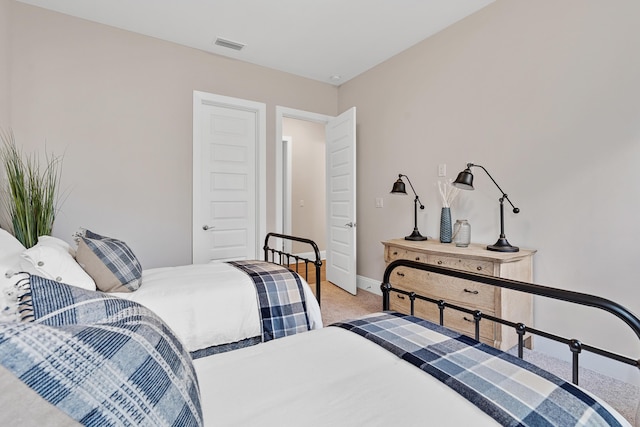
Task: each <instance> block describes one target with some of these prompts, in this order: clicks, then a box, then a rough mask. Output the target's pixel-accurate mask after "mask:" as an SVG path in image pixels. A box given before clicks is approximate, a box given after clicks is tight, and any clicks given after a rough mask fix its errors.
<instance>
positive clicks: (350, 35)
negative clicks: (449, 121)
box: [18, 0, 494, 85]
mask: <svg viewBox="0 0 640 427" xmlns="http://www.w3.org/2000/svg"><path fill="white" fill-rule="evenodd" d="M18 1H21V2H22V3H27V4H31V5H35V6H39V7H42V8H45V9H50V10H54V11H57V12H61V13H65V14H68V15H72V16H76V17H80V18H84V19H87V20H90V21H96V22H100V23H103V24H107V25H110V26H113V27H117V28H121V29H125V30H129V31H133V32H136V33H140V34H145V35H148V36H152V37H156V38H159V39H163V40H168V41H172V42H175V43H179V44H181V45H185V46H190V47H193V48H196V49H200V50H204V51H207V52H211V53H215V54H218V55H223V56H227V57H230V58H235V59H238V60H241V61H246V62H250V63H254V64H258V65H262V66H265V67H269V68H273V69H276V70H281V71H285V72H288V73H292V74H296V75H299V76H302V77H307V78H310V79H314V80H319V81H323V82H327V83H331V84H335V85H339V84H342V83H344V82H346V81H348V80H349V79H351V78H353V77H355V76H357V75H358V74H360V73H362V72H364V71H366V70H368V69H370V68H372V67H374V66H375V65H377V64H380V63H381V62H384V61H385V60H387V59H388V58H390V57H392V56H394V55H396V54H398V53H400V52H402V51H403V50H405V49H407V48H409V47H411V46H413V45H414V44H416V43H418V42H420V41H422V40H424V39H426V38H427V37H429V36H431V35H433V34H435V33H436V32H438V31H440V30H442V29H444V28H446V27H448V26H449V25H451V24H453V23H455V22H456V21H459V20H460V19H462V18H464V17H465V16H468V15H470V14H472V13H474V12H476V11H477V10H479V9H481V8H483V7H484V6H486V5H488V4H489V3H491V2H493V1H494V0H208V1H207V0H18ZM218 37H221V38H224V39H227V40H231V41H236V42H240V43H243V44H246V46H245V47H244V48H243V49H242V50H241V51H235V50H231V49H228V48H223V47H220V46H216V45H214V44H213V43H214V41H215V40H216V38H218ZM333 76H339V77H340V78H339V79H336V78H332V77H333Z"/></svg>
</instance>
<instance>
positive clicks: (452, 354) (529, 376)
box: [332, 312, 620, 427]
mask: <svg viewBox="0 0 640 427" xmlns="http://www.w3.org/2000/svg"><path fill="white" fill-rule="evenodd" d="M332 326H338V327H341V328H344V329H347V330H350V331H352V332H355V333H357V334H359V335H361V336H363V337H365V338H367V339H369V340H371V341H373V342H375V343H377V344H379V345H380V346H382V347H384V348H385V349H387V350H389V351H390V352H392V353H394V354H395V355H396V356H398V357H400V358H402V359H404V360H406V361H407V362H409V363H411V364H413V365H415V366H417V367H418V368H420V369H422V370H423V371H425V372H427V373H429V374H431V375H432V376H434V377H435V378H437V379H438V380H440V381H442V382H443V383H445V384H447V385H448V386H449V387H451V388H452V389H454V390H455V391H456V392H458V393H459V394H461V395H462V396H464V397H465V398H466V399H467V400H469V401H471V402H472V403H473V404H475V405H476V406H477V407H478V408H480V409H481V410H483V411H484V412H485V413H487V414H488V415H490V416H492V417H493V418H494V419H495V420H496V421H497V422H499V423H500V424H502V425H504V426H562V427H568V426H620V423H619V422H618V420H617V419H616V418H615V417H614V416H613V415H612V414H611V413H610V412H609V411H608V410H607V409H606V408H604V407H603V406H602V405H601V404H600V403H598V402H597V401H596V400H594V399H593V398H592V397H591V396H589V395H588V394H586V393H585V392H583V391H582V390H581V389H579V388H578V387H576V386H574V385H573V384H572V383H569V382H566V381H564V380H562V379H561V378H558V377H557V376H555V375H553V374H551V373H549V372H546V371H544V370H542V369H540V368H538V367H537V366H535V365H532V364H531V363H528V362H525V361H524V360H521V359H519V358H517V357H515V356H513V355H511V354H508V353H504V352H502V351H500V350H497V349H495V348H493V347H490V346H488V345H486V344H482V343H479V342H477V341H475V340H473V339H472V338H469V337H466V336H462V335H460V334H457V333H455V332H453V331H450V330H448V329H445V328H443V327H441V326H439V325H436V324H433V323H431V322H428V321H425V320H422V319H419V318H417V317H413V316H407V315H404V314H400V313H395V312H386V313H381V314H375V315H372V316H368V317H364V318H360V319H356V320H350V321H345V322H341V323H336V324H334V325H332ZM425 399H428V396H425Z"/></svg>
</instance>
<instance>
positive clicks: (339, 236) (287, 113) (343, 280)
mask: <svg viewBox="0 0 640 427" xmlns="http://www.w3.org/2000/svg"><path fill="white" fill-rule="evenodd" d="M285 118H291V119H298V120H303V121H309V122H315V123H319V124H321V125H323V126H324V128H325V142H326V145H325V153H324V159H325V203H324V204H325V218H326V221H325V230H326V231H325V236H326V246H325V250H326V257H325V264H326V275H327V280H329V281H331V282H332V283H334V284H335V285H338V286H339V287H341V288H343V289H344V290H346V291H348V292H350V293H352V294H354V295H355V293H356V265H357V260H356V222H355V220H356V205H355V200H356V194H355V192H356V185H355V179H356V171H355V167H356V164H355V161H356V159H355V149H356V130H355V128H356V125H355V123H356V122H355V120H356V111H355V107H352V108H350V109H349V110H347V111H345V112H344V113H342V114H340V115H339V116H337V117H332V116H327V115H323V114H317V113H310V112H307V111H302V110H294V109H290V108H285V107H276V141H278V143H277V144H276V168H275V178H276V185H275V207H276V212H275V214H276V215H275V220H276V228H277V229H278V231H280V232H282V230H283V219H284V202H285V200H286V197H285V196H284V192H285V190H284V189H285V185H284V182H285V181H284V178H285V175H286V173H285V169H284V163H285V157H284V155H285V153H283V147H284V144H283V143H282V141H283V122H284V120H285ZM293 144H295V141H294V142H293ZM296 202H297V203H298V204H301V203H302V204H304V203H305V202H304V199H300V198H298V200H291V203H292V204H295V203H296Z"/></svg>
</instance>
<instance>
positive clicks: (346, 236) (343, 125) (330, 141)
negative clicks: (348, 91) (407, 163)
mask: <svg viewBox="0 0 640 427" xmlns="http://www.w3.org/2000/svg"><path fill="white" fill-rule="evenodd" d="M326 135H327V145H326V147H327V158H326V166H327V188H326V191H327V280H328V281H330V282H332V283H334V284H335V285H337V286H340V287H341V288H342V289H344V290H346V291H348V292H350V293H352V294H354V295H355V294H356V288H357V284H356V265H357V262H356V109H355V107H352V108H351V109H349V110H347V111H345V112H344V113H342V114H341V115H339V116H338V117H335V118H332V119H330V120H329V122H328V123H327V126H326Z"/></svg>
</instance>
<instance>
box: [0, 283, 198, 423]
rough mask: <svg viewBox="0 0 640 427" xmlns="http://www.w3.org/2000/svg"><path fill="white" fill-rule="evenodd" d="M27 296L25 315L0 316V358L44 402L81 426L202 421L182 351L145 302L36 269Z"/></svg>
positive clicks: (188, 364)
mask: <svg viewBox="0 0 640 427" xmlns="http://www.w3.org/2000/svg"><path fill="white" fill-rule="evenodd" d="M29 300H30V301H31V303H32V304H33V308H34V310H33V313H32V315H33V321H29V322H27V321H16V322H6V323H2V324H0V365H2V366H4V368H5V369H6V370H8V371H9V372H11V374H13V375H14V376H15V377H17V378H18V379H19V380H20V381H22V383H24V384H25V385H26V386H28V387H29V388H30V389H31V390H33V391H35V392H36V393H38V395H40V396H41V397H42V398H43V399H44V400H45V401H46V402H47V403H48V404H50V405H53V406H55V407H56V408H57V410H58V411H61V412H63V413H65V414H67V415H68V416H69V417H70V418H72V419H73V420H76V421H78V422H80V423H81V424H83V425H87V426H102V425H136V426H173V425H180V426H201V425H202V410H201V407H200V391H199V388H198V381H197V377H196V374H195V370H194V367H193V363H192V361H191V358H190V356H189V353H188V352H187V351H186V349H185V348H184V346H183V345H182V343H181V342H180V341H179V340H178V338H177V337H176V336H175V335H174V334H173V332H172V331H171V330H170V329H169V327H168V326H167V325H166V324H165V323H164V322H163V321H162V320H161V319H160V318H159V317H158V316H156V315H155V314H154V313H153V312H151V311H150V310H149V309H147V308H145V307H144V306H142V305H140V304H137V303H135V302H132V301H127V300H123V299H120V298H117V297H113V296H109V295H106V294H103V293H100V292H95V291H87V290H84V289H80V288H76V287H73V286H69V285H66V284H63V283H58V282H54V281H51V280H48V279H44V278H39V277H37V276H31V277H30V282H29V284H28V286H26V287H25V289H24V295H23V298H22V301H23V303H24V304H28V301H29ZM9 393H11V392H9ZM19 396H20V395H19V394H18V395H16V397H15V398H16V399H18V398H20V397H19ZM34 412H37V411H35V410H34ZM34 416H35V415H32V414H31V413H30V412H27V413H25V414H24V415H23V420H24V421H23V422H22V423H21V425H37V424H35V422H36V420H34V419H31V417H34ZM45 424H46V423H45Z"/></svg>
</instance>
